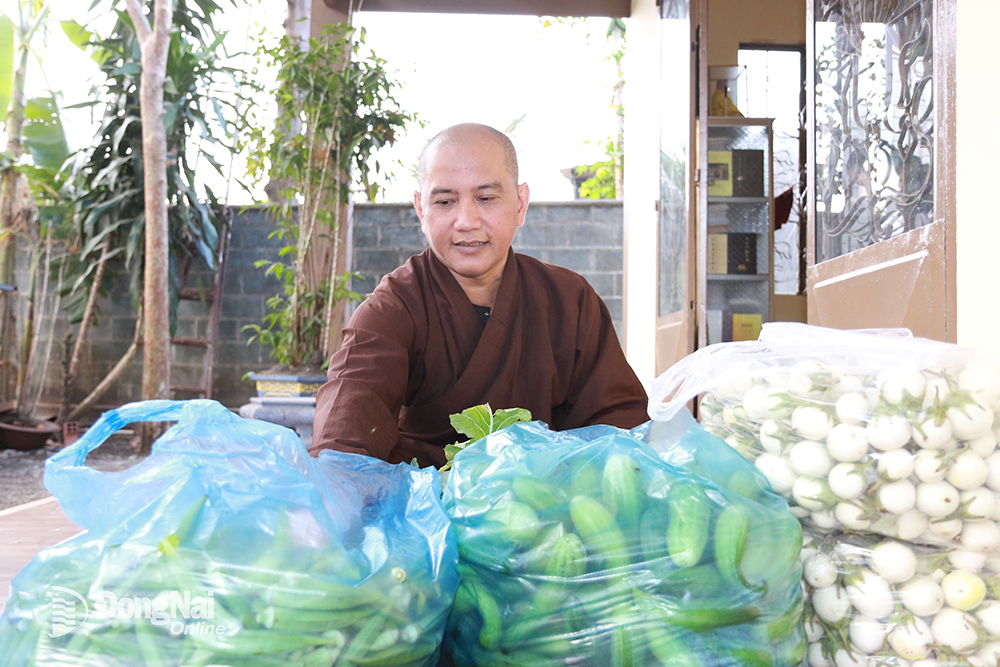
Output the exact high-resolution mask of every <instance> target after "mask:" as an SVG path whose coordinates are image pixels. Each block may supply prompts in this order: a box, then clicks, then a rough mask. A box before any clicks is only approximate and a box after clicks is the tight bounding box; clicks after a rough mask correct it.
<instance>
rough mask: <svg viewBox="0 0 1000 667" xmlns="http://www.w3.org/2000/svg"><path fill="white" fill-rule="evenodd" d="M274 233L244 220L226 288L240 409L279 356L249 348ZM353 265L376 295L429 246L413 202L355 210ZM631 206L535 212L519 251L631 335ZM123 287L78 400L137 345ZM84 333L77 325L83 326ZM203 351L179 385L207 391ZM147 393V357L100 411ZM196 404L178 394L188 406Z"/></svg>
mask: <svg viewBox="0 0 1000 667" xmlns="http://www.w3.org/2000/svg"><path fill="white" fill-rule="evenodd" d="M273 229H274V226H273V224H272V223H271V222H270V221H269V220H268V218H267V215H266V213H265V212H264V211H263V210H261V209H247V210H243V211H239V212H238V213H237V215H236V218H235V221H234V224H233V231H232V238H231V242H230V251H229V258H228V262H227V265H226V275H225V279H224V286H223V297H222V316H221V319H220V323H219V340H218V348H217V351H216V363H215V368H214V375H215V378H214V383H213V398H215V399H217V400H219V401H220V402H222V403H223V404H225V405H227V406H228V407H231V408H237V407H239V406H240V405H242V404H244V403H246V402H247V401H248V399H249V398H250V396H252V395H254V394H255V390H254V388H253V385H252V383H251V382H250V381H248V380H243V379H242V378H243V375H244V374H246V373H249V372H256V371H259V370H261V369H265V368H268V367H270V366H273V365H274V362H273V361H272V360H271V358H270V354H269V352H270V351H269V350H268V349H266V348H262V347H261V345H259V344H258V343H256V342H255V343H253V344H251V345H249V346H248V345H247V344H246V340H247V338H248V337H249V333H247V332H245V331H243V328H244V327H245V326H246V325H248V324H260V323H261V322H262V321H263V317H264V315H265V314H266V312H267V299H268V298H269V297H271V296H273V295H274V294H276V293H277V292H278V290H279V289H280V288H281V286H280V284H279V282H278V281H277V280H276V279H274V278H271V277H268V276H265V275H264V269H263V268H257V267H256V266H255V265H254V264H255V263H256V262H257V261H258V260H266V259H276V258H277V257H278V250H279V248H280V246H281V242H280V241H279V240H277V239H269V238H268V235H269V234H270V233H271V232H272V231H273ZM352 237H353V244H352V249H351V252H352V267H353V270H354V271H356V272H358V273H361V274H363V275H364V276H365V278H364V279H361V280H355V281H354V284H353V287H354V289H355V290H356V291H358V292H360V293H362V294H367V293H369V292H371V290H372V289H374V287H375V285H377V284H378V281H379V280H381V278H382V276H383V275H385V274H386V273H388V272H390V271H392V270H393V269H395V268H396V267H398V266H399V265H401V264H402V263H403V262H405V261H406V260H407V258H409V257H410V256H411V255H413V254H415V253H418V252H421V251H422V250H423V249H424V248H425V247H426V243H425V241H424V237H423V234H422V233H421V231H420V223H419V221H418V220H417V217H416V215H415V213H414V212H413V207H412V205H410V204H374V205H372V204H359V205H356V206H355V207H354V227H353V230H352ZM622 237H623V234H622V207H621V203H620V202H604V201H593V202H567V203H556V204H544V203H542V204H532V205H531V206H530V207H529V209H528V216H527V221H526V223H525V225H524V226H523V227H522V228H521V229H520V230H518V233H517V236H516V238H515V242H514V248H515V250H517V251H518V252H523V253H526V254H529V255H532V256H534V257H537V258H539V259H541V260H542V261H546V262H550V263H553V264H558V265H561V266H565V267H568V268H570V269H573V270H575V271H577V272H579V273H581V274H583V275H584V276H585V277H586V278H587V279H588V280H589V281H590V283H591V284H592V285H593V286H594V288H595V289H596V290H597V293H598V294H600V295H601V297H602V298H603V299H604V301H605V303H607V305H608V309H609V310H610V312H611V315H612V317H613V318H614V320H615V325H616V327H617V329H618V331H619V335H621V331H622V329H621V317H622ZM107 273H108V275H109V276H111V280H112V283H113V289H112V293H111V296H110V297H109V298H106V299H102V300H101V302H100V312H99V314H98V319H97V324H96V326H95V327H94V328H93V329H92V330H91V333H90V336H89V342H88V344H87V345H86V346H85V348H84V350H83V355H82V357H81V364H80V369H79V371H78V374H77V382H76V384H75V387H74V388H73V390H72V391H71V392H70V402H71V403H76V402H78V401H79V400H81V399H82V398H83V397H84V396H85V395H86V394H87V393H88V392H89V391H90V390H91V389H92V388H93V387H94V386H95V385H96V384H97V383H98V382H100V380H101V379H103V378H104V376H105V375H106V374H107V372H108V371H109V370H110V369H111V368H112V366H114V365H115V363H117V361H118V360H119V359H120V358H121V356H122V354H123V353H124V352H125V350H126V349H127V348H128V346H129V344H130V343H131V341H132V336H133V333H134V330H135V312H134V310H133V308H132V304H131V302H130V299H129V296H128V280H129V278H128V273H127V271H126V270H125V267H124V266H123V265H122V264H120V263H118V264H113V265H111V266H109V268H108V272H107ZM211 284H212V275H211V273H210V272H209V271H207V270H206V269H205V268H204V267H203V266H202V267H198V266H194V267H192V269H191V271H190V272H189V275H188V280H187V283H186V285H187V286H188V287H195V288H197V287H199V286H202V287H205V288H208V287H210V286H211ZM207 326H208V306H207V304H206V303H202V302H198V301H182V302H180V303H179V304H178V310H177V331H176V335H178V336H196V337H201V336H204V335H205V332H206V330H207ZM74 328H75V327H74ZM67 329H68V327H67V325H66V322H65V318H64V316H61V317H60V318H58V320H57V321H56V323H55V326H54V327H53V328H52V332H53V333H52V334H48V335H50V336H54V337H55V340H54V343H55V345H54V348H53V354H52V358H51V360H50V362H49V366H48V371H47V379H46V387H45V391H44V395H43V401H44V402H45V403H46V404H48V407H49V411H52V410H53V409H54V408H53V407H52V406H56V405H58V403H59V402H60V401H61V400H62V382H63V380H62V377H63V375H62V365H63V343H62V341H63V339H64V337H65V335H66V331H67ZM201 373H202V351H201V350H200V349H198V348H183V347H179V346H175V347H174V348H173V356H172V360H171V375H172V383H173V384H175V385H184V384H191V385H194V384H200V381H201ZM141 395H142V355H141V353H140V354H139V355H138V356H137V358H136V359H135V361H133V362H132V364H130V366H129V368H128V369H127V370H126V372H125V373H124V375H123V376H122V377H121V378H120V379H119V381H118V382H117V383H115V385H114V386H113V387H112V388H111V390H110V391H109V392H108V393H107V394H105V396H104V398H103V399H101V401H100V404H99V406H98V409H97V410H95V411H94V412H93V413H92V414H91V415H89V417H90V418H95V417H96V416H97V415H98V414H99V413H100V411H102V410H104V409H107V408H109V407H114V406H118V405H121V404H122V403H126V402H129V401H134V400H139V399H140V397H141ZM184 397H186V396H178V398H184Z"/></svg>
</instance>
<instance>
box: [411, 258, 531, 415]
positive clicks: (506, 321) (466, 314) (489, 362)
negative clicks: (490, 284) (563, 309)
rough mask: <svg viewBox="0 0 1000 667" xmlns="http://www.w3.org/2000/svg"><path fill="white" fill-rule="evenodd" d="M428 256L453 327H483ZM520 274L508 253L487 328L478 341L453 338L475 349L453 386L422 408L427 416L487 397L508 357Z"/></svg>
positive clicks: (461, 294) (449, 277) (445, 273)
mask: <svg viewBox="0 0 1000 667" xmlns="http://www.w3.org/2000/svg"><path fill="white" fill-rule="evenodd" d="M427 252H428V255H429V257H428V259H429V264H430V270H431V274H432V276H433V277H434V281H435V282H436V283H437V285H438V286H440V289H442V291H443V292H444V294H445V295H446V298H447V301H448V304H449V307H450V308H451V310H452V317H453V318H454V322H455V326H456V327H459V328H460V330H461V331H477V330H478V327H481V326H482V324H481V323H480V322H479V316H478V315H476V311H475V309H474V308H473V307H472V302H471V301H470V300H469V297H468V296H467V295H466V294H465V290H463V289H462V286H461V285H459V284H458V281H457V280H456V279H455V276H453V275H452V274H451V271H449V270H448V267H446V266H445V265H444V263H443V262H441V260H439V259H438V258H437V256H436V255H434V253H433V251H431V250H430V249H428V250H427ZM519 273H520V271H519V268H518V262H517V256H516V255H515V254H514V251H513V250H508V251H507V263H506V264H505V265H504V271H503V277H502V278H501V280H500V290H499V292H498V293H497V298H496V301H495V303H494V304H493V308H492V309H491V310H490V318H489V321H488V322H487V323H486V328H485V329H483V330H482V335H481V336H480V337H479V339H478V341H477V340H476V338H475V337H474V336H462V335H461V334H458V335H457V336H456V338H457V339H458V340H461V341H463V342H464V343H465V344H471V345H474V347H473V348H472V349H471V354H469V356H465V355H463V357H464V358H465V359H468V363H467V364H466V366H465V369H464V370H463V371H462V373H461V375H460V376H459V378H458V380H457V381H456V383H455V384H454V385H453V386H452V387H451V388H450V389H449V390H448V391H446V392H445V393H444V395H443V396H441V397H439V398H438V399H436V400H434V401H432V402H431V403H430V404H429V405H428V406H424V407H425V408H426V409H427V410H428V411H429V412H430V413H433V409H437V408H439V407H440V406H454V405H456V404H462V401H463V400H466V398H467V397H469V396H486V395H487V391H488V389H489V387H490V385H491V384H492V383H493V382H494V381H495V379H496V376H497V374H498V373H499V372H500V368H501V365H502V362H503V360H504V359H505V358H506V357H507V356H508V355H509V354H510V350H509V343H510V340H509V339H510V336H511V334H512V332H513V328H514V327H515V322H514V319H515V318H514V315H515V307H516V304H517V294H518V282H519ZM473 327H476V328H473ZM466 407H471V406H466ZM503 407H514V406H503ZM449 409H450V407H449Z"/></svg>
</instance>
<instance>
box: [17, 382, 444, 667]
mask: <svg viewBox="0 0 1000 667" xmlns="http://www.w3.org/2000/svg"><path fill="white" fill-rule="evenodd" d="M133 421H176V422H177V423H176V425H174V426H173V427H171V428H170V429H169V430H168V431H167V432H166V433H165V434H164V435H163V436H162V437H161V438H160V439H159V440H158V441H157V442H156V443H155V444H154V445H153V451H152V453H151V454H150V456H149V457H148V458H147V459H146V460H144V461H142V462H140V463H137V464H136V465H135V466H133V467H132V468H130V469H128V470H125V471H122V472H115V473H105V472H99V471H97V470H94V469H92V468H88V467H85V466H84V461H85V459H86V456H87V454H88V453H89V452H90V451H92V450H94V449H96V448H97V447H98V446H99V445H100V444H101V443H102V442H103V441H104V440H105V439H106V438H107V437H108V436H110V435H111V434H112V433H114V432H115V431H116V430H118V429H119V428H121V427H122V426H124V425H125V424H128V423H130V422H133ZM45 483H46V486H47V487H48V488H49V490H50V491H51V492H52V493H53V495H55V496H56V498H57V499H58V500H59V502H60V504H61V505H62V508H63V510H64V511H65V512H66V514H67V515H68V516H69V517H70V518H71V519H73V521H74V522H76V523H77V524H78V525H80V526H81V527H82V528H84V529H85V530H86V532H84V533H82V534H81V535H78V536H76V537H74V538H71V539H69V540H67V541H65V542H63V543H61V544H59V545H56V546H54V547H50V548H47V549H43V550H42V551H41V552H40V553H39V554H38V555H37V556H36V557H35V558H34V559H33V560H32V561H31V562H30V563H29V564H28V565H27V566H25V568H24V569H23V570H22V571H21V572H20V573H19V574H18V575H17V577H15V579H14V581H13V582H12V596H11V598H10V600H9V602H8V604H7V607H6V609H5V611H4V613H3V615H2V616H0V656H3V664H4V665H5V666H18V665H27V664H38V665H46V666H50V665H74V666H87V665H95V666H100V667H108V666H110V665H178V664H184V665H260V666H264V665H282V666H291V665H324V666H329V665H338V664H358V663H364V664H371V665H414V666H416V665H433V664H435V662H436V661H437V655H438V652H439V649H440V642H441V638H442V633H443V630H444V624H445V619H446V616H447V613H448V609H449V607H450V605H451V603H452V599H453V596H454V592H455V589H456V587H457V584H458V578H457V574H456V567H455V566H456V562H457V558H458V556H457V550H456V546H455V541H454V537H453V535H452V531H451V528H450V525H449V522H448V519H447V517H446V515H445V514H444V511H443V507H442V505H441V501H440V481H439V478H438V475H437V474H436V473H434V472H433V471H421V470H418V469H416V468H414V467H412V466H408V465H389V464H387V463H385V462H382V461H378V460H376V459H371V458H368V457H364V456H359V455H354V454H343V453H337V452H324V454H323V455H322V456H321V457H320V458H319V459H312V458H310V457H309V455H308V453H307V452H306V450H305V448H304V446H303V445H302V442H301V441H300V440H299V438H298V437H297V436H296V435H295V434H294V432H292V431H290V430H288V429H286V428H283V427H280V426H276V425H274V424H270V423H267V422H262V421H255V420H247V419H243V418H241V417H238V416H236V415H234V414H233V413H231V412H230V411H229V410H227V409H226V408H225V407H223V406H222V405H220V404H218V403H216V402H214V401H206V400H196V401H186V402H175V401H149V402H144V403H135V404H129V405H126V406H123V407H122V408H120V409H118V410H112V411H110V412H108V413H106V414H105V415H104V416H102V418H101V419H100V420H99V421H98V422H97V423H96V424H95V425H94V427H93V428H91V429H90V430H89V431H88V432H87V434H86V435H85V436H84V437H83V438H81V439H80V440H79V441H78V442H77V443H75V444H74V445H72V446H71V447H68V448H67V449H65V450H63V451H61V452H59V453H58V454H56V455H54V456H53V457H51V458H50V459H49V461H48V462H47V465H46V474H45Z"/></svg>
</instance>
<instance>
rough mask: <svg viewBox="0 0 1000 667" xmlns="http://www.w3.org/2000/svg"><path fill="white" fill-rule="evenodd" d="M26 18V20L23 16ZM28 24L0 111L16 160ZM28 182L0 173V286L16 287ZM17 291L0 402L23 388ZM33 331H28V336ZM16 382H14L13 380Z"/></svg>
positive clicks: (5, 330) (10, 301)
mask: <svg viewBox="0 0 1000 667" xmlns="http://www.w3.org/2000/svg"><path fill="white" fill-rule="evenodd" d="M22 18H23V17H22ZM25 28H26V25H25V23H24V22H23V21H22V23H21V25H20V26H19V28H18V35H19V41H20V43H19V44H18V48H17V61H18V62H17V68H16V69H15V70H14V85H13V88H12V90H11V97H10V109H9V113H8V109H2V110H0V113H3V114H4V116H5V118H6V121H7V153H8V154H9V155H10V156H11V157H13V158H14V159H15V160H17V159H18V158H20V157H21V155H23V154H24V145H23V143H22V139H23V134H24V120H25V106H26V99H25V94H24V82H25V72H26V71H27V69H28V47H27V45H26V44H25V43H24V40H25V32H26V31H25ZM27 191H28V183H27V179H25V177H24V175H23V174H21V172H19V171H17V170H16V169H14V168H13V167H8V168H7V169H4V170H3V171H2V172H0V283H3V284H4V285H13V284H14V270H15V268H16V267H15V265H16V258H17V249H16V243H15V241H16V238H17V228H18V223H19V222H21V221H23V217H24V216H23V211H24V209H25V206H24V204H25V199H26V198H27V199H30V194H29V193H28V192H27ZM19 298H22V295H21V294H19V293H18V292H6V293H5V294H4V297H3V303H2V310H0V316H2V318H3V319H2V320H0V381H2V382H3V383H4V387H3V388H2V389H3V391H2V392H0V402H7V401H13V400H14V399H15V397H16V396H17V395H18V393H19V391H20V386H21V373H22V372H23V371H24V369H23V368H22V365H21V360H20V355H19V353H18V349H17V300H18V299H19ZM28 335H30V332H25V336H28ZM11 380H13V381H11Z"/></svg>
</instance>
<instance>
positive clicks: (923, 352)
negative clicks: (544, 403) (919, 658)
mask: <svg viewBox="0 0 1000 667" xmlns="http://www.w3.org/2000/svg"><path fill="white" fill-rule="evenodd" d="M699 394H700V395H702V398H701V403H700V413H699V414H700V419H701V422H702V425H703V426H704V427H705V429H706V430H708V431H709V432H711V433H713V434H715V435H718V436H719V437H721V438H723V439H724V440H725V441H726V442H728V443H729V444H730V445H731V446H732V447H734V448H736V449H737V450H738V451H739V452H740V453H741V454H743V456H745V457H746V458H748V459H749V460H751V461H753V462H754V464H755V465H756V466H757V468H758V469H760V470H761V472H763V473H764V475H766V476H767V478H768V480H769V481H770V483H771V486H772V487H773V489H774V491H776V492H777V493H779V494H781V495H783V496H784V497H785V498H786V499H788V500H789V504H790V505H791V506H792V511H793V512H794V513H795V514H796V515H797V516H798V517H799V518H800V519H802V521H803V523H804V525H806V526H807V527H810V526H812V527H814V528H816V529H819V530H821V531H834V530H853V531H870V532H874V533H879V534H882V535H888V536H891V537H897V538H899V539H902V540H906V541H910V542H916V543H926V544H936V545H941V546H949V545H953V544H961V545H962V546H963V547H964V548H966V549H969V550H971V551H979V552H988V551H993V550H995V549H997V548H1000V526H998V524H997V520H998V519H1000V497H998V494H997V492H998V491H1000V450H998V449H997V432H996V430H997V427H1000V420H996V423H995V420H994V412H995V411H996V410H997V409H998V408H1000V367H998V366H997V364H996V362H995V360H993V359H992V358H990V357H988V356H987V355H986V354H985V353H983V352H979V351H976V350H972V349H969V348H963V347H959V346H957V345H953V344H948V343H941V342H937V341H931V340H926V339H921V338H914V337H912V336H911V335H910V334H909V332H908V331H906V330H902V329H891V330H857V331H840V330H834V329H826V328H822V327H815V326H809V325H804V324H797V323H772V324H765V325H764V328H763V330H762V332H761V335H760V338H759V340H756V341H743V342H737V343H722V344H718V345H710V346H708V347H706V348H702V349H701V350H698V351H697V352H695V353H694V354H691V355H689V356H688V357H686V358H684V359H682V360H681V361H680V362H678V363H677V364H675V365H674V366H672V367H671V368H670V369H668V370H667V371H666V372H665V373H664V374H663V375H661V376H660V377H659V378H657V379H656V381H655V382H654V385H653V389H652V392H651V397H650V416H651V417H653V418H654V419H660V418H662V417H663V416H666V415H670V414H673V412H675V411H676V410H678V409H680V408H681V407H683V405H684V404H685V403H686V402H687V401H689V400H691V399H692V398H694V397H695V396H697V395H699Z"/></svg>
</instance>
